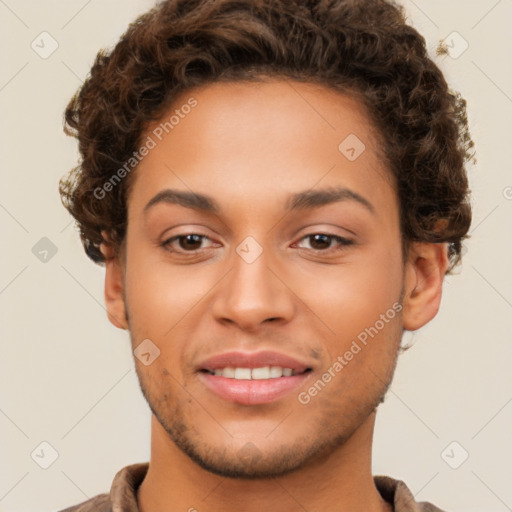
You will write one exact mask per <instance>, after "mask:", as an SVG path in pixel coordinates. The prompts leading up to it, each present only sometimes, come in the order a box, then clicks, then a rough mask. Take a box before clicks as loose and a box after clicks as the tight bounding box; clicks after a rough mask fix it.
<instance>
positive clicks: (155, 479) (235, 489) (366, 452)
mask: <svg viewBox="0 0 512 512" xmlns="http://www.w3.org/2000/svg"><path fill="white" fill-rule="evenodd" d="M374 424H375V413H373V414H371V415H370V416H369V417H368V418H367V420H366V421H365V422H364V423H363V424H362V425H361V426H360V427H359V428H358V429H357V430H356V431H355V432H354V433H353V434H352V436H351V437H350V438H349V439H348V440H347V441H346V442H345V443H344V444H343V445H341V446H339V447H337V448H336V449H334V450H331V451H330V452H329V453H328V454H326V455H323V456H321V457H320V456H319V457H318V458H317V459H316V460H314V461H311V462H310V463H308V464H307V465H305V466H304V467H302V468H301V469H299V470H297V471H295V472H293V473H291V474H288V475H285V476H281V477H277V478H272V479H267V480H261V479H256V480H237V479H232V478H225V477H220V476H218V475H215V474H213V473H210V472H208V471H206V470H204V469H202V468H201V467H200V466H198V465H197V464H196V463H195V462H193V461H192V460H190V459H189V458H188V456H186V455H185V454H184V453H183V452H182V451H181V450H180V449H179V448H177V447H176V445H175V444H174V443H173V441H172V440H171V439H170V438H169V436H168V434H167V432H165V430H164V429H163V428H162V426H161V425H160V423H159V422H158V420H157V419H156V418H155V416H153V417H152V419H151V459H150V463H149V469H148V472H147V475H146V477H145V479H144V481H143V482H142V484H141V485H140V487H139V489H138V494H137V501H138V505H139V509H140V511H141V512H164V511H165V512H174V511H182V510H183V511H185V510H186V511H190V512H194V511H197V512H209V511H215V510H222V511H223V512H235V511H236V512H239V511H240V507H241V505H243V510H244V512H261V510H265V511H266V512H274V511H276V512H277V511H279V512H296V511H297V510H308V511H309V512H315V511H322V512H348V511H350V512H357V511H361V512H362V511H368V510H372V511H374V512H392V507H391V506H390V504H389V503H387V502H386V501H384V500H383V499H382V497H381V496H380V494H379V493H378V491H377V489H376V487H375V484H374V481H373V477H372V473H371V448H372V438H373V428H374Z"/></svg>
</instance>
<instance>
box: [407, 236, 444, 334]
mask: <svg viewBox="0 0 512 512" xmlns="http://www.w3.org/2000/svg"><path fill="white" fill-rule="evenodd" d="M448 263H449V262H448V251H447V245H446V243H428V242H413V243H412V244H411V248H410V250H409V258H408V261H407V262H406V268H405V288H404V298H403V314H402V322H403V327H404V329H406V330H408V331H415V330H417V329H419V328H420V327H422V326H424V325H425V324H427V323H428V322H430V320H432V319H433V318H434V317H435V316H436V314H437V312H438V310H439V305H440V304H441V296H442V289H443V280H444V276H445V273H446V270H447V268H448Z"/></svg>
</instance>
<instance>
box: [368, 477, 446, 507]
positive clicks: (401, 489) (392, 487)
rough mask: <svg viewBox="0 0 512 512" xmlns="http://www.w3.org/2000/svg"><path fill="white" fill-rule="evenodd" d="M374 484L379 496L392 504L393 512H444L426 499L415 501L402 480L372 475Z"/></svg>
mask: <svg viewBox="0 0 512 512" xmlns="http://www.w3.org/2000/svg"><path fill="white" fill-rule="evenodd" d="M373 479H374V482H375V486H376V487H377V490H378V491H379V493H380V494H381V496H382V497H383V498H384V499H385V500H386V501H387V502H388V503H391V504H392V505H393V511H394V512H446V511H445V510H442V509H440V508H438V507H436V506H435V505H432V503H428V502H426V501H422V502H416V501H415V499H414V495H413V494H412V492H411V491H410V490H409V488H408V487H407V485H405V483H404V482H402V480H395V479H394V478H391V477H389V476H374V478H373Z"/></svg>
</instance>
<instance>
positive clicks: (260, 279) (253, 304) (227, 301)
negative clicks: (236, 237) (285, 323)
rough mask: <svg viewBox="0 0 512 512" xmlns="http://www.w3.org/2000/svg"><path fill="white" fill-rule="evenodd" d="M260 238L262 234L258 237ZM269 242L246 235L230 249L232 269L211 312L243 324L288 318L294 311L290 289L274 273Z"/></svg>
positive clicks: (218, 316) (276, 260) (276, 269)
mask: <svg viewBox="0 0 512 512" xmlns="http://www.w3.org/2000/svg"><path fill="white" fill-rule="evenodd" d="M260 240H262V238H260ZM270 246H271V244H270V243H268V240H267V244H264V242H263V240H262V243H260V242H259V241H258V240H256V238H255V237H253V236H247V237H246V238H245V239H244V240H243V241H242V242H241V243H240V244H238V246H236V247H235V248H234V250H233V254H232V257H231V270H230V272H228V274H227V275H226V277H225V279H224V280H223V284H222V286H221V287H220V289H219V293H218V294H217V296H216V300H215V305H214V314H215V316H216V318H217V319H219V320H221V319H224V320H226V319H229V320H231V321H232V322H235V323H237V324H239V325H240V326H242V325H243V326H245V327H249V326H252V327H256V325H257V324H260V323H262V322H264V321H265V320H268V319H271V318H272V319H281V320H283V319H286V320H289V319H290V318H291V315H292V313H293V302H292V297H291V295H292V294H291V293H290V292H289V291H288V290H287V287H286V286H285V285H284V284H283V282H282V280H280V279H279V278H278V277H277V276H276V274H278V273H279V272H280V270H279V268H280V266H279V264H278V258H274V257H273V255H272V249H271V247H270Z"/></svg>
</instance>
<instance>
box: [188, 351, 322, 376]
mask: <svg viewBox="0 0 512 512" xmlns="http://www.w3.org/2000/svg"><path fill="white" fill-rule="evenodd" d="M263 366H281V367H282V368H291V369H292V370H294V371H295V372H296V373H301V372H304V371H305V370H307V369H308V368H309V369H312V365H308V364H307V363H304V362H301V361H299V360H297V359H295V358H293V357H291V356H288V355H286V354H280V353H279V352H274V351H271V350H264V351H260V352H240V351H232V352H223V353H222V354H217V355H215V356H212V357H209V358H208V359H205V360H204V361H203V362H201V363H200V364H199V365H198V368H197V369H198V370H210V371H213V370H216V369H218V368H226V367H232V368H261V367H263Z"/></svg>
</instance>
